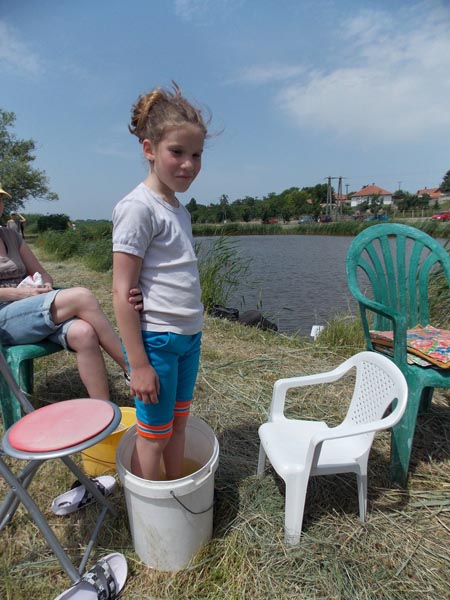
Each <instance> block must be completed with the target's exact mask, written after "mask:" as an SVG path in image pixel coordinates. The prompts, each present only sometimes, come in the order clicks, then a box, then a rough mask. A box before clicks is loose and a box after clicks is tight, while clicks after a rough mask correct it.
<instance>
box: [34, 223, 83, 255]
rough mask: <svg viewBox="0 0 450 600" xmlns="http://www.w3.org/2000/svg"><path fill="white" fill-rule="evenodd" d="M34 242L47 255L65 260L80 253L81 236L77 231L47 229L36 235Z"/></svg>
mask: <svg viewBox="0 0 450 600" xmlns="http://www.w3.org/2000/svg"><path fill="white" fill-rule="evenodd" d="M36 243H37V245H38V246H39V247H40V248H42V249H43V250H44V252H45V253H46V254H47V255H48V256H50V257H52V258H57V259H59V260H67V259H68V258H71V257H72V256H77V255H78V256H79V255H80V254H81V247H82V246H81V238H80V236H79V234H78V233H77V232H75V231H71V230H67V231H64V232H62V231H52V230H48V231H46V232H44V233H43V234H41V235H40V236H39V237H38V239H37V242H36Z"/></svg>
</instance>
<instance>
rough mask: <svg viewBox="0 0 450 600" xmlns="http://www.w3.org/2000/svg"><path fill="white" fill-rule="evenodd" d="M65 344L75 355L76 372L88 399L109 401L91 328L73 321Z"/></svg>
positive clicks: (82, 322)
mask: <svg viewBox="0 0 450 600" xmlns="http://www.w3.org/2000/svg"><path fill="white" fill-rule="evenodd" d="M67 343H68V345H69V347H70V348H71V349H72V350H74V351H75V352H76V353H77V365H78V372H79V373H80V378H81V381H82V382H83V384H84V386H85V387H86V389H87V392H88V394H89V397H90V398H98V399H99V400H109V387H108V379H107V376H106V367H105V361H104V360H103V354H102V351H101V349H100V346H99V343H98V337H97V334H96V333H95V331H94V329H93V327H92V326H91V325H89V323H86V322H85V321H82V320H77V321H74V322H73V323H72V324H71V326H70V327H69V329H68V331H67Z"/></svg>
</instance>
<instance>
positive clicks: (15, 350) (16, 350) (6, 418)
mask: <svg viewBox="0 0 450 600" xmlns="http://www.w3.org/2000/svg"><path fill="white" fill-rule="evenodd" d="M62 349H63V348H62V347H61V346H60V345H59V344H54V343H53V342H47V341H44V342H39V343H36V344H22V345H19V346H3V347H1V346H0V351H1V352H2V353H3V356H4V357H5V359H6V362H7V364H8V366H9V368H10V369H11V372H12V374H13V376H14V379H15V380H16V381H17V383H18V385H19V387H20V389H21V390H22V391H23V392H25V393H26V394H31V393H32V392H33V372H34V369H33V360H34V359H35V358H41V357H42V356H48V355H49V354H53V353H55V352H59V351H60V350H62ZM0 409H1V415H2V419H3V426H4V428H5V431H6V429H8V428H9V427H11V425H13V424H14V423H16V422H17V421H18V420H19V419H20V418H21V416H22V407H21V405H20V402H19V401H18V400H17V398H16V396H15V395H14V394H13V393H12V392H11V389H10V387H9V386H8V385H7V383H6V381H5V380H4V378H3V377H1V376H0Z"/></svg>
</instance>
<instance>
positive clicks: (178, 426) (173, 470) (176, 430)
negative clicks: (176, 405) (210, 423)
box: [163, 416, 189, 479]
mask: <svg viewBox="0 0 450 600" xmlns="http://www.w3.org/2000/svg"><path fill="white" fill-rule="evenodd" d="M188 418H189V417H188V416H182V417H181V416H180V417H175V419H174V420H173V431H172V436H171V438H170V439H169V441H168V443H167V446H166V447H165V448H164V451H163V456H164V466H165V468H166V474H167V479H179V478H180V477H181V474H182V472H183V461H184V445H185V441H186V425H187V421H188Z"/></svg>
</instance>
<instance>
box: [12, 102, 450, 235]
mask: <svg viewBox="0 0 450 600" xmlns="http://www.w3.org/2000/svg"><path fill="white" fill-rule="evenodd" d="M15 120H16V116H15V114H14V113H13V112H8V111H5V110H3V109H1V108H0V183H1V185H2V186H3V188H4V189H6V190H7V191H8V193H9V194H10V195H11V197H12V200H11V202H10V203H8V210H9V211H15V210H17V209H20V208H22V207H23V206H24V205H25V203H26V201H28V200H31V199H33V198H39V199H46V200H58V195H57V194H56V193H54V192H52V191H51V189H50V185H49V180H48V177H47V175H46V173H45V172H44V171H42V170H39V169H36V168H34V167H33V162H34V161H35V159H36V156H35V150H36V142H35V141H34V140H32V139H28V140H26V139H25V140H22V139H19V138H18V137H17V136H16V135H15V133H14V124H15ZM440 189H441V191H442V192H444V193H447V194H449V195H450V170H449V171H447V173H446V174H445V175H444V177H443V180H442V183H441V185H440ZM332 193H333V199H334V195H335V191H334V190H332ZM349 196H351V194H349ZM393 198H394V201H395V205H396V207H397V208H398V209H399V210H409V209H414V208H422V207H425V206H429V200H430V198H429V197H427V196H426V195H425V196H423V197H420V198H419V197H418V196H417V195H415V194H410V193H409V192H406V191H402V190H398V191H397V192H395V194H394V195H393ZM326 201H327V184H326V183H318V184H317V185H314V186H310V187H302V188H299V187H291V188H288V189H286V190H284V191H282V192H281V193H278V194H277V193H275V192H271V193H269V194H267V195H266V196H263V197H262V198H258V197H253V196H245V197H244V198H239V199H237V200H234V201H233V202H230V201H229V197H228V196H227V195H226V194H223V195H222V196H221V197H220V198H219V200H218V202H217V203H210V204H208V205H205V204H200V203H199V202H197V200H196V199H195V198H191V200H190V201H189V202H188V204H187V205H186V208H187V209H188V210H189V212H190V213H191V217H192V222H193V223H224V222H233V221H243V222H250V221H255V220H260V221H261V222H263V223H270V222H271V221H273V220H274V219H281V220H283V221H286V222H287V221H290V220H292V219H297V218H298V217H300V216H311V217H313V218H315V219H316V218H318V216H319V215H320V214H321V213H322V211H323V206H324V205H325V204H326ZM380 208H381V200H380V199H379V198H377V197H373V198H372V199H371V200H370V202H365V203H363V204H360V205H359V206H358V210H359V211H360V212H364V211H366V210H369V211H371V212H373V213H375V212H376V211H378V210H379V209H380ZM383 208H385V207H383ZM435 208H437V205H436V207H435ZM388 210H389V209H388ZM339 212H340V213H341V214H344V215H345V214H351V213H352V212H353V210H352V209H350V207H349V206H348V205H346V204H342V205H341V206H339ZM67 218H68V217H67Z"/></svg>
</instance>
